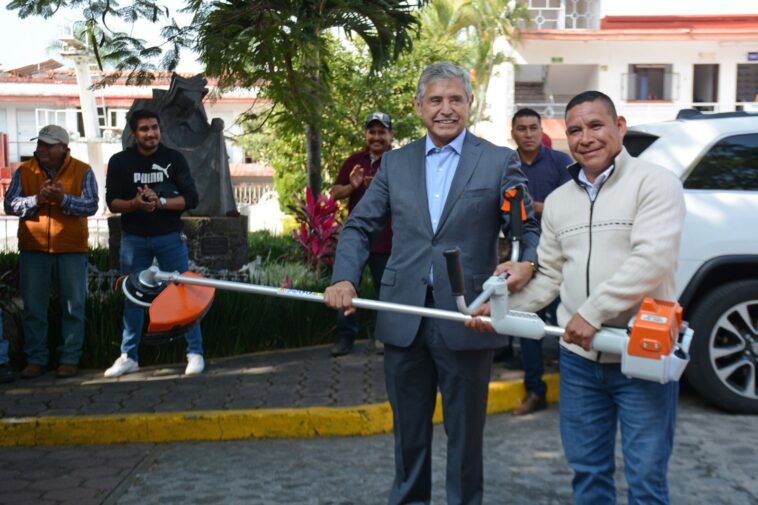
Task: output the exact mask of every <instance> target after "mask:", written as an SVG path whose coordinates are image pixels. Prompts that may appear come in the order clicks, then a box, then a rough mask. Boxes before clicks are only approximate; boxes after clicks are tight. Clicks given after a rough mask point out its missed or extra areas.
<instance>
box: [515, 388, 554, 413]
mask: <svg viewBox="0 0 758 505" xmlns="http://www.w3.org/2000/svg"><path fill="white" fill-rule="evenodd" d="M546 408H547V401H545V397H544V396H539V395H536V394H534V393H529V394H528V395H526V396H525V397H524V399H523V400H521V405H519V406H518V407H516V408H515V409H513V412H512V414H513V415H514V416H525V415H527V414H531V413H533V412H537V411H538V410H545V409H546Z"/></svg>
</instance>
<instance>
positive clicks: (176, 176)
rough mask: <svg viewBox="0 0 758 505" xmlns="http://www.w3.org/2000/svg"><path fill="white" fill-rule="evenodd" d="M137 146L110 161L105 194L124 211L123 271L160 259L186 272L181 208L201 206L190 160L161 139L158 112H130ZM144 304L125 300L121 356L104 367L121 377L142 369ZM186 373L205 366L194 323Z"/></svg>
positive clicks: (164, 267) (168, 267)
mask: <svg viewBox="0 0 758 505" xmlns="http://www.w3.org/2000/svg"><path fill="white" fill-rule="evenodd" d="M129 127H130V128H131V130H132V135H134V140H135V146H134V147H130V148H127V149H125V150H123V151H121V152H120V153H117V154H115V155H113V156H112V157H111V159H110V161H109V162H108V174H107V178H106V193H105V199H106V202H107V204H108V208H109V209H110V210H111V212H114V213H120V214H121V252H120V261H121V272H122V273H124V274H127V275H131V274H135V273H138V272H140V271H142V270H144V269H146V268H148V267H150V266H151V265H152V264H153V259H157V260H158V265H159V266H160V268H161V269H162V270H167V271H175V270H176V271H179V272H184V271H186V270H187V268H188V263H189V255H188V251H187V244H186V239H185V237H184V235H183V234H182V221H181V215H182V212H184V211H185V210H188V209H192V208H194V207H195V206H197V203H198V195H197V190H196V189H195V182H194V181H193V180H192V174H191V173H190V170H189V166H188V165H187V160H185V159H184V156H182V154H181V153H180V152H178V151H175V150H173V149H169V148H167V147H165V146H164V145H162V144H161V143H160V140H161V130H160V123H159V120H158V115H157V114H155V113H154V112H150V111H146V110H138V111H135V112H134V113H132V114H131V116H130V118H129ZM143 319H144V309H143V308H142V307H140V306H138V305H136V304H134V303H132V302H131V301H129V300H126V301H125V302H124V332H123V336H122V339H121V356H120V357H119V358H118V359H117V360H116V361H115V363H113V366H111V367H110V368H109V369H108V370H106V371H105V376H106V377H119V376H121V375H123V374H125V373H130V372H136V371H137V370H139V355H138V347H139V342H140V337H141V336H142V324H143ZM186 339H187V368H186V370H185V374H186V375H194V374H199V373H201V372H202V371H203V369H204V368H205V362H204V360H203V337H202V335H201V333H200V328H199V327H195V328H193V329H192V330H190V331H189V332H187V334H186Z"/></svg>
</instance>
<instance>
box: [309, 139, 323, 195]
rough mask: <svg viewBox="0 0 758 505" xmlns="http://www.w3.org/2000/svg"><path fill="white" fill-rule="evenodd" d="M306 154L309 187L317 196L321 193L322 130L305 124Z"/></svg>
mask: <svg viewBox="0 0 758 505" xmlns="http://www.w3.org/2000/svg"><path fill="white" fill-rule="evenodd" d="M305 155H306V164H307V166H308V187H310V188H311V193H313V196H314V197H317V196H318V195H320V194H321V130H320V129H319V128H316V127H313V126H311V125H305Z"/></svg>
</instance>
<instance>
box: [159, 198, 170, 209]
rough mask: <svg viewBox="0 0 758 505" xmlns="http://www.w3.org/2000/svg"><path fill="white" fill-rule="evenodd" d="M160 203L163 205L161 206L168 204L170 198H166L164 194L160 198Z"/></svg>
mask: <svg viewBox="0 0 758 505" xmlns="http://www.w3.org/2000/svg"><path fill="white" fill-rule="evenodd" d="M158 203H159V204H160V205H161V208H163V207H165V206H166V203H168V200H166V197H165V196H162V197H160V198H158Z"/></svg>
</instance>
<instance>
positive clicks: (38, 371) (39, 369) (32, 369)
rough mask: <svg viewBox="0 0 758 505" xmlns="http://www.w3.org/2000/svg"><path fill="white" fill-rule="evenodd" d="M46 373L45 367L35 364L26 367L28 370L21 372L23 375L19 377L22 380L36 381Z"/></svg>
mask: <svg viewBox="0 0 758 505" xmlns="http://www.w3.org/2000/svg"><path fill="white" fill-rule="evenodd" d="M46 371H47V367H46V366H44V365H35V364H34V363H29V364H28V365H26V368H24V369H23V370H21V373H20V374H19V375H20V376H21V378H22V379H36V378H37V377H39V376H40V375H42V374H43V373H45V372H46Z"/></svg>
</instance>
